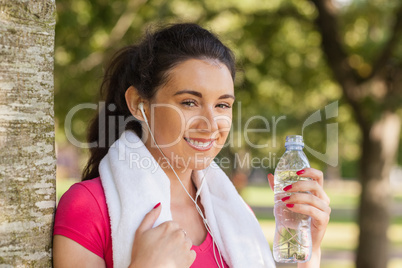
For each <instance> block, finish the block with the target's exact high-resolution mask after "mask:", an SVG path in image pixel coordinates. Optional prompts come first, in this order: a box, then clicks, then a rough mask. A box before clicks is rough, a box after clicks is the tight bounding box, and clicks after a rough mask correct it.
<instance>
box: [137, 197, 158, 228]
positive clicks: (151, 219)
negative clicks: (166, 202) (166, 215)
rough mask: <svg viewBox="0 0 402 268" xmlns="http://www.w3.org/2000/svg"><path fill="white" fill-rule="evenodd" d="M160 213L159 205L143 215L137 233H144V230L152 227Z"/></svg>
mask: <svg viewBox="0 0 402 268" xmlns="http://www.w3.org/2000/svg"><path fill="white" fill-rule="evenodd" d="M161 211H162V207H161V203H158V204H156V206H155V207H154V208H153V209H152V210H151V211H150V212H148V213H147V214H146V215H145V217H144V219H143V220H142V222H141V224H140V226H138V229H137V231H139V232H141V233H142V232H145V231H146V230H149V229H151V228H152V226H154V223H155V221H156V220H157V219H158V217H159V215H160V214H161Z"/></svg>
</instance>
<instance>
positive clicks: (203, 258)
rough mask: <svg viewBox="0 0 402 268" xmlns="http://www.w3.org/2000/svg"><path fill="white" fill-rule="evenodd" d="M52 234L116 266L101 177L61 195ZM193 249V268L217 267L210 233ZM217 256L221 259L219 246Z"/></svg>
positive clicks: (75, 185) (108, 264)
mask: <svg viewBox="0 0 402 268" xmlns="http://www.w3.org/2000/svg"><path fill="white" fill-rule="evenodd" d="M53 235H63V236H65V237H68V238H70V239H72V240H74V241H75V242H77V243H78V244H80V245H82V246H83V247H85V248H86V249H88V250H90V251H91V252H93V253H94V254H96V255H98V256H99V257H101V258H102V259H104V260H105V263H106V267H113V249H112V235H111V229H110V220H109V213H108V209H107V205H106V198H105V194H104V192H103V188H102V183H101V180H100V178H99V177H98V178H95V179H92V180H88V181H83V182H79V183H76V184H74V185H73V186H71V188H70V189H69V190H68V191H67V192H66V193H65V194H64V195H63V196H62V198H61V199H60V202H59V204H58V206H57V210H56V218H55V223H54V231H53ZM192 249H193V250H194V251H195V252H196V253H197V257H196V259H195V261H194V263H193V265H192V266H191V267H192V268H204V267H218V266H217V264H216V261H215V257H214V251H213V249H214V247H213V243H212V237H211V236H210V234H209V233H208V235H207V237H206V239H205V241H204V242H203V243H202V244H201V245H199V246H193V247H192ZM215 254H216V256H217V257H218V256H219V254H218V251H217V249H216V247H215ZM223 262H224V266H225V267H228V266H227V264H226V263H225V261H224V260H223Z"/></svg>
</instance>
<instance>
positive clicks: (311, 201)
mask: <svg viewBox="0 0 402 268" xmlns="http://www.w3.org/2000/svg"><path fill="white" fill-rule="evenodd" d="M282 202H284V203H285V204H304V205H310V206H313V207H316V208H317V209H319V210H321V211H323V212H326V213H330V212H331V208H330V207H329V204H327V203H326V202H325V201H324V200H322V199H320V198H318V197H317V196H315V195H312V194H307V193H294V194H292V195H289V196H286V197H284V198H282Z"/></svg>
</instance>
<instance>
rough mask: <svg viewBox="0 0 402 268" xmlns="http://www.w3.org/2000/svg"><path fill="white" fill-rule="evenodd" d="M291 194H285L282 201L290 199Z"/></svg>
mask: <svg viewBox="0 0 402 268" xmlns="http://www.w3.org/2000/svg"><path fill="white" fill-rule="evenodd" d="M289 198H290V196H285V197H284V198H282V202H285V201H286V200H289Z"/></svg>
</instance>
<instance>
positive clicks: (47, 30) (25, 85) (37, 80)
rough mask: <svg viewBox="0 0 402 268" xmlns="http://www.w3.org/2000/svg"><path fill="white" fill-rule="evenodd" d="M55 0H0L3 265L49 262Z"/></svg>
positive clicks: (0, 233)
mask: <svg viewBox="0 0 402 268" xmlns="http://www.w3.org/2000/svg"><path fill="white" fill-rule="evenodd" d="M54 29H55V1H54V0H36V1H34V0H13V1H10V0H0V266H1V267H51V242H52V223H53V215H54V209H55V203H56V202H55V201H56V195H55V178H56V176H55V174H56V165H55V164H56V161H55V153H54V112H53V105H54V97H53V93H54V92H53V51H54Z"/></svg>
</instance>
